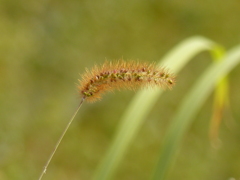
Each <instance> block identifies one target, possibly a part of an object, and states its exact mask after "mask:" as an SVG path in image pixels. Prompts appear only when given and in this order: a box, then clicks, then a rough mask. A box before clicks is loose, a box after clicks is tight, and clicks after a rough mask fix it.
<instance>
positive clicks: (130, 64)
mask: <svg viewBox="0 0 240 180" xmlns="http://www.w3.org/2000/svg"><path fill="white" fill-rule="evenodd" d="M174 84H175V77H174V75H173V74H171V73H169V71H168V70H167V69H166V68H161V67H157V66H156V65H155V63H147V62H140V61H124V60H122V59H121V60H118V61H113V62H112V61H105V63H103V64H102V65H101V66H97V65H95V66H94V67H93V68H92V69H91V70H89V69H86V72H85V73H84V74H83V75H82V76H81V80H79V86H78V89H79V93H80V94H81V95H82V96H83V97H84V98H85V99H86V100H87V101H88V102H94V101H97V100H100V99H101V96H102V94H104V93H106V92H108V91H113V90H114V89H118V90H120V89H123V88H125V89H130V90H135V89H137V88H139V87H154V86H158V87H160V88H163V89H166V88H169V89H171V88H172V87H173V85H174Z"/></svg>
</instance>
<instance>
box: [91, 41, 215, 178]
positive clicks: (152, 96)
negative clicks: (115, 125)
mask: <svg viewBox="0 0 240 180" xmlns="http://www.w3.org/2000/svg"><path fill="white" fill-rule="evenodd" d="M206 50H208V51H214V50H218V46H217V45H216V44H215V43H213V42H212V41H210V40H208V39H206V38H203V37H193V38H190V39H187V40H185V41H184V42H182V43H181V44H179V45H178V46H176V47H175V48H174V49H173V50H172V51H171V52H169V53H168V54H167V55H166V56H165V57H164V58H163V59H162V61H161V62H160V63H159V65H163V66H166V67H169V68H170V69H171V71H172V72H173V73H175V74H177V73H178V72H179V71H180V70H181V69H182V68H183V67H184V66H185V64H186V63H187V62H188V61H189V60H191V59H192V57H194V56H195V55H197V54H198V53H200V52H202V51H206ZM161 94H162V91H161V90H159V89H158V90H156V89H153V90H141V91H139V92H138V93H137V94H136V95H135V97H134V98H133V100H132V102H131V103H130V104H129V107H128V108H127V109H126V112H125V113H124V115H123V117H122V118H121V121H120V122H121V124H120V125H119V129H118V131H117V133H116V136H115V138H114V140H113V143H112V145H111V147H110V148H109V150H108V152H107V155H106V156H105V158H104V159H103V161H102V163H101V164H100V166H99V167H98V169H97V171H96V173H95V176H94V179H96V180H107V179H109V178H111V177H112V175H113V173H114V171H115V169H116V167H117V166H118V164H119V163H120V161H121V159H122V158H123V156H124V154H125V152H126V150H127V148H128V146H129V145H130V143H131V142H132V140H133V139H134V137H135V136H136V134H137V132H138V131H139V128H140V127H141V125H142V123H143V120H144V119H145V118H146V116H147V115H148V114H149V112H150V110H151V109H152V107H153V106H154V104H155V103H156V101H157V100H158V98H159V97H160V95H161Z"/></svg>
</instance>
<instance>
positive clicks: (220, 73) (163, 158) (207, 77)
mask: <svg viewBox="0 0 240 180" xmlns="http://www.w3.org/2000/svg"><path fill="white" fill-rule="evenodd" d="M239 62H240V46H238V47H236V48H234V49H232V50H231V51H229V52H228V53H227V54H226V56H225V58H224V59H223V61H221V62H219V63H217V64H216V63H213V65H212V66H210V67H209V68H208V69H207V70H206V71H205V73H204V74H203V75H202V76H201V78H200V79H199V80H198V81H197V83H196V85H195V86H194V88H193V89H192V90H191V92H190V93H188V96H187V97H186V98H185V99H184V101H183V102H182V104H181V106H180V109H179V110H178V112H177V114H176V116H175V118H174V119H173V123H172V124H171V127H170V128H169V131H168V132H167V135H166V138H165V140H164V143H163V147H162V150H161V153H160V160H159V163H158V165H157V169H156V171H155V176H154V178H153V179H155V180H162V179H164V177H165V176H166V172H167V170H168V169H169V166H170V164H171V162H172V160H173V158H174V157H175V155H176V151H177V149H178V145H179V143H180V140H181V139H182V137H183V135H184V133H185V132H186V130H187V128H188V127H189V125H190V124H191V122H192V121H193V120H194V119H193V118H194V115H196V113H197V111H198V110H199V109H200V108H201V106H202V105H203V103H204V102H205V100H206V99H207V97H208V96H209V95H210V93H211V91H212V90H213V89H214V86H215V84H216V82H217V81H218V80H219V79H220V78H221V77H224V76H225V75H226V74H227V73H229V72H230V71H231V70H232V69H233V68H234V67H235V66H236V65H237V64H238V63H239Z"/></svg>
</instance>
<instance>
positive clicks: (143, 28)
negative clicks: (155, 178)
mask: <svg viewBox="0 0 240 180" xmlns="http://www.w3.org/2000/svg"><path fill="white" fill-rule="evenodd" d="M239 22H240V1H238V0H229V1H219V0H210V1H187V0H182V1H174V0H169V1H167V0H163V1H157V0H131V1H126V0H120V1H111V0H105V1H103V0H99V1H90V0H88V1H87V0H85V1H84V0H68V1H56V0H1V1H0V179H1V180H14V179H24V180H25V179H37V178H38V176H39V175H40V173H41V170H42V169H43V166H44V165H45V163H46V160H47V158H48V157H49V155H50V152H51V151H52V150H53V148H54V146H55V144H56V142H57V139H58V138H59V136H60V134H61V133H62V131H63V129H64V127H65V125H66V124H67V122H68V120H69V118H70V117H71V115H72V114H73V112H74V110H75V109H76V107H77V105H78V103H79V100H80V97H79V94H78V92H77V88H76V83H77V82H78V81H77V79H78V78H80V76H79V73H83V72H84V70H85V67H89V68H91V67H92V66H93V65H94V64H95V63H102V62H104V61H105V59H108V60H114V59H119V58H124V59H126V60H127V59H139V60H145V61H149V62H152V61H158V60H159V59H160V58H161V57H162V56H163V55H164V54H165V53H166V52H167V51H169V50H170V49H171V48H172V47H173V46H174V45H176V44H177V43H179V42H181V41H182V40H184V39H186V38H188V37H191V36H193V35H203V36H205V37H207V38H210V39H212V40H213V41H216V42H218V43H220V44H221V45H223V46H224V47H226V48H230V47H233V46H235V45H237V44H239V42H240V33H239V32H240V23H239ZM209 64H210V55H209V54H208V53H201V54H200V55H198V56H197V57H195V58H194V60H193V61H192V62H191V63H190V64H188V65H187V66H186V67H185V68H184V70H183V71H182V72H181V73H180V74H179V75H178V78H177V85H176V87H175V88H174V90H172V91H169V92H166V93H164V95H163V97H162V98H161V99H160V100H159V101H158V103H157V104H156V106H155V107H154V109H153V110H152V112H151V114H150V115H149V116H148V118H147V120H146V121H145V124H144V126H143V127H142V129H141V131H140V132H139V134H138V137H137V138H136V139H135V141H134V142H133V143H132V145H131V147H130V149H129V150H128V152H127V154H126V157H125V158H124V160H123V162H122V163H121V165H120V167H119V168H118V171H117V173H116V176H115V178H114V179H116V180H122V179H124V180H131V179H138V180H145V179H149V178H150V177H151V173H152V171H153V170H154V166H155V165H156V162H157V160H158V153H159V150H160V148H161V143H162V140H163V136H164V133H165V132H166V129H167V128H168V127H169V123H170V122H171V118H172V117H173V115H174V113H175V111H176V110H177V108H178V105H179V103H180V102H181V100H182V98H183V97H184V96H185V95H186V94H187V92H188V90H189V89H190V88H191V86H192V85H193V83H194V82H195V80H196V78H198V76H200V75H201V73H202V72H203V71H204V69H205V68H206V67H207V66H208V65H209ZM239 70H240V67H237V68H235V69H234V71H233V72H232V73H231V74H230V105H231V109H230V110H229V111H227V113H225V114H224V118H223V123H222V125H221V128H220V139H221V146H220V147H219V148H217V149H216V148H213V147H212V146H211V145H210V141H209V137H208V131H209V120H210V118H211V110H212V98H210V99H209V100H208V101H207V102H206V103H205V105H204V107H203V108H202V110H201V112H199V114H198V116H197V117H196V120H195V122H194V123H193V124H192V126H191V128H190V129H189V131H188V132H187V133H186V136H185V138H184V140H183V143H182V145H181V148H180V149H179V154H178V157H177V159H176V162H175V164H174V166H173V167H172V169H171V172H170V174H169V176H168V179H169V180H173V179H184V180H192V179H199V180H200V179H205V180H212V179H214V180H215V179H217V180H230V179H231V178H232V179H236V180H239V179H240V131H239V130H240V127H239V118H240V113H239V101H240V96H239V88H240V87H239V83H238V82H239V81H240V76H239V75H240V73H239ZM133 95H134V92H129V91H123V92H118V91H116V93H110V94H107V95H105V96H104V98H103V100H102V101H100V102H97V103H94V104H87V103H85V104H84V105H83V106H82V108H81V110H80V112H79V114H78V115H77V117H76V119H75V121H74V123H73V124H72V125H71V127H70V129H69V131H68V132H67V134H66V136H65V138H64V140H63V142H62V144H61V145H60V148H59V149H58V151H57V153H56V155H55V156H54V158H53V161H52V162H51V163H50V166H49V167H48V171H47V174H46V175H45V176H44V178H43V179H46V180H47V179H49V180H50V179H51V180H52V179H58V180H65V179H71V180H73V179H81V180H88V179H91V177H92V174H93V172H94V171H95V170H96V167H97V165H98V164H99V162H100V161H101V160H102V158H103V156H104V155H105V153H106V151H107V149H108V147H109V145H110V143H111V141H112V139H113V137H114V134H115V132H116V129H117V127H118V124H119V117H120V116H121V114H122V113H123V112H124V110H125V109H126V107H127V105H128V104H129V102H130V101H131V98H132V96H133ZM232 179H231V180H232Z"/></svg>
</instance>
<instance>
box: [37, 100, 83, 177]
mask: <svg viewBox="0 0 240 180" xmlns="http://www.w3.org/2000/svg"><path fill="white" fill-rule="evenodd" d="M84 99H85V97H83V98H82V100H81V102H80V103H79V105H78V107H77V110H76V111H75V113H74V114H73V116H72V118H71V119H70V121H69V122H68V124H67V126H66V128H65V129H64V131H63V133H62V135H61V136H60V138H59V140H58V142H57V144H56V146H55V147H54V150H53V151H52V153H51V155H50V157H49V159H48V161H47V163H46V165H45V166H44V169H43V171H42V173H41V175H40V177H39V179H38V180H41V179H42V177H43V175H44V174H45V173H46V171H47V167H48V165H49V163H50V162H51V160H52V158H53V156H54V154H55V152H56V151H57V149H58V146H59V145H60V143H61V141H62V139H63V137H64V135H65V134H66V132H67V130H68V128H69V126H70V125H71V123H72V122H73V120H74V118H75V116H76V115H77V113H78V111H79V109H80V108H81V106H82V104H83V101H84Z"/></svg>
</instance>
